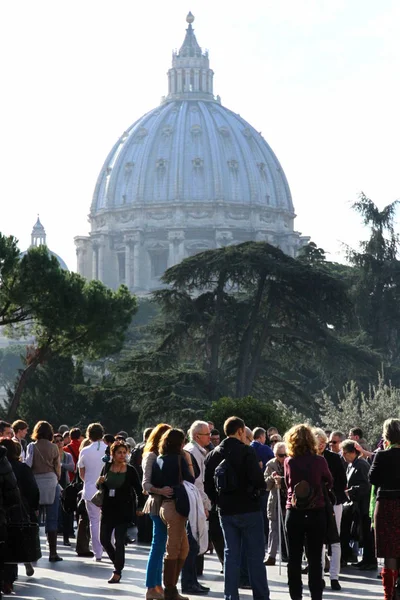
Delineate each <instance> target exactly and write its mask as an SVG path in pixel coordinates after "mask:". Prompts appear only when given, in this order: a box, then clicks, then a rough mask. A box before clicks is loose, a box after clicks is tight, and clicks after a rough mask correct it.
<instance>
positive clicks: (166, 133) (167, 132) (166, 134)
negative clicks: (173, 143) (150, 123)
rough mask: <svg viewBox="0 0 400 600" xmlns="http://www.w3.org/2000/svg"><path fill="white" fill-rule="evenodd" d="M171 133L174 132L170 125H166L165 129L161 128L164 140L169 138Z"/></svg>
mask: <svg viewBox="0 0 400 600" xmlns="http://www.w3.org/2000/svg"><path fill="white" fill-rule="evenodd" d="M173 131H174V129H173V127H171V125H167V126H166V127H164V128H163V130H162V135H163V137H165V138H169V137H170V136H171V135H172V132H173Z"/></svg>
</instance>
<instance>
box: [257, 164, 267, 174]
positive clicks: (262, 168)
mask: <svg viewBox="0 0 400 600" xmlns="http://www.w3.org/2000/svg"><path fill="white" fill-rule="evenodd" d="M266 166H267V165H266V164H265V163H263V162H259V163H257V167H258V169H259V171H260V172H261V173H265V169H266Z"/></svg>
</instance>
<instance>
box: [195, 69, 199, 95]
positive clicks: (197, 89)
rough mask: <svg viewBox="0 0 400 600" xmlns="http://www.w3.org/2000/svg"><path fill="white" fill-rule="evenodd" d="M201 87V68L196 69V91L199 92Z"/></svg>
mask: <svg viewBox="0 0 400 600" xmlns="http://www.w3.org/2000/svg"><path fill="white" fill-rule="evenodd" d="M199 88H200V69H195V70H194V91H195V92H198V91H199Z"/></svg>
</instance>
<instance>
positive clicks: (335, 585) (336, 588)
mask: <svg viewBox="0 0 400 600" xmlns="http://www.w3.org/2000/svg"><path fill="white" fill-rule="evenodd" d="M331 589H332V590H333V591H334V592H340V590H341V589H342V586H341V585H340V583H339V581H338V580H337V579H331Z"/></svg>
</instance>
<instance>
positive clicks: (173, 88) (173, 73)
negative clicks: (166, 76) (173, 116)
mask: <svg viewBox="0 0 400 600" xmlns="http://www.w3.org/2000/svg"><path fill="white" fill-rule="evenodd" d="M171 94H176V71H175V69H172V71H171Z"/></svg>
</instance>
